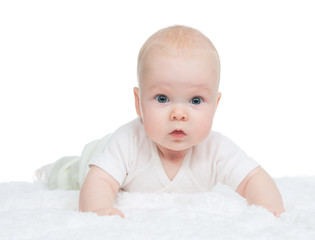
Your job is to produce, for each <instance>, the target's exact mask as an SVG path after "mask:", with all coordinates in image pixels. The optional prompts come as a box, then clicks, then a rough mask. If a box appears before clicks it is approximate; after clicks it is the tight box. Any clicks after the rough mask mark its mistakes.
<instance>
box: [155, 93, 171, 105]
mask: <svg viewBox="0 0 315 240" xmlns="http://www.w3.org/2000/svg"><path fill="white" fill-rule="evenodd" d="M155 100H156V101H158V102H159V103H167V102H168V98H167V97H166V96H165V95H162V94H161V95H158V96H156V97H155Z"/></svg>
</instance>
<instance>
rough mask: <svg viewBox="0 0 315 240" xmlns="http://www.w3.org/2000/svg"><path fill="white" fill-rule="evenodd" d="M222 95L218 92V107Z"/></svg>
mask: <svg viewBox="0 0 315 240" xmlns="http://www.w3.org/2000/svg"><path fill="white" fill-rule="evenodd" d="M221 96H222V93H220V92H218V99H217V106H218V105H219V102H220V99H221Z"/></svg>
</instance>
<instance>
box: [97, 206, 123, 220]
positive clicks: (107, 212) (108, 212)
mask: <svg viewBox="0 0 315 240" xmlns="http://www.w3.org/2000/svg"><path fill="white" fill-rule="evenodd" d="M93 212H95V213H96V214H97V215H99V216H113V215H119V216H120V217H122V218H125V215H124V214H123V213H122V211H120V210H119V209H117V208H114V207H109V208H101V209H97V210H95V211H93Z"/></svg>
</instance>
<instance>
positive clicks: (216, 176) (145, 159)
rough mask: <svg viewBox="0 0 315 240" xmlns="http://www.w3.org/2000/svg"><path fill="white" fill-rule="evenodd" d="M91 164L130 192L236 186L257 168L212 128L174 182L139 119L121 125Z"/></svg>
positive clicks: (179, 191)
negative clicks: (219, 185)
mask: <svg viewBox="0 0 315 240" xmlns="http://www.w3.org/2000/svg"><path fill="white" fill-rule="evenodd" d="M90 165H96V166H98V167H100V168H102V169H104V170H105V171H106V172H107V173H109V174H110V175H111V176H112V177H113V178H114V179H115V180H117V181H118V182H119V184H120V186H121V189H122V190H125V191H128V192H177V193H191V192H203V191H209V190H211V189H212V188H213V187H214V186H215V185H216V184H217V183H218V182H220V183H222V184H226V185H228V186H230V187H232V188H233V189H234V190H236V189H237V187H238V185H239V184H240V183H241V182H242V180H243V179H244V178H245V177H246V176H247V175H248V174H249V173H250V172H251V171H252V170H253V169H254V168H256V167H258V166H259V164H258V163H257V162H255V161H254V160H253V159H251V158H249V157H248V156H247V155H246V154H245V153H244V152H243V151H242V150H241V149H240V148H239V147H237V146H236V145H235V144H234V143H233V142H232V141H231V140H229V139H228V138H226V137H225V136H223V135H221V134H220V133H217V132H214V131H211V133H210V134H209V136H208V137H207V138H206V139H205V140H204V141H203V142H201V143H200V144H198V145H197V146H194V147H193V148H191V149H190V150H189V151H188V152H187V154H186V156H185V159H184V161H183V163H182V166H181V168H180V170H179V171H178V173H177V175H176V176H175V178H174V179H173V180H172V181H171V180H170V179H169V178H168V176H167V175H166V173H165V171H164V168H163V166H162V163H161V161H160V158H159V154H158V151H157V147H156V145H155V144H154V143H153V142H152V141H151V140H150V139H149V138H148V137H147V136H146V134H145V131H144V128H143V125H142V123H141V120H140V119H136V120H133V121H132V122H130V123H128V124H126V125H124V126H122V127H120V128H119V129H118V130H117V131H115V132H114V133H113V134H112V135H111V136H110V137H109V138H108V139H107V140H106V143H105V145H104V147H103V149H102V150H101V151H100V152H98V153H97V154H95V156H94V157H93V158H92V160H91V161H90Z"/></svg>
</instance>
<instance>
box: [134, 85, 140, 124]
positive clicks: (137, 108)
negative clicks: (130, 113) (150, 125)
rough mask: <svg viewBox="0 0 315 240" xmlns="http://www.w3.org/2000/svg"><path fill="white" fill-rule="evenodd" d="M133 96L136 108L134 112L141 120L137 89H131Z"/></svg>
mask: <svg viewBox="0 0 315 240" xmlns="http://www.w3.org/2000/svg"><path fill="white" fill-rule="evenodd" d="M133 94H134V96H135V107H136V111H137V114H138V116H139V118H141V117H142V115H141V107H140V97H139V88H137V87H134V88H133Z"/></svg>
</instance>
